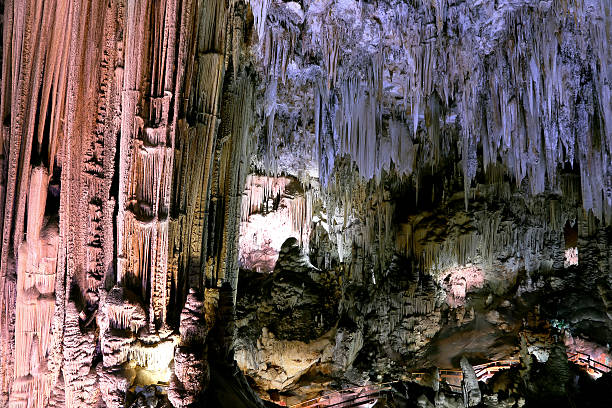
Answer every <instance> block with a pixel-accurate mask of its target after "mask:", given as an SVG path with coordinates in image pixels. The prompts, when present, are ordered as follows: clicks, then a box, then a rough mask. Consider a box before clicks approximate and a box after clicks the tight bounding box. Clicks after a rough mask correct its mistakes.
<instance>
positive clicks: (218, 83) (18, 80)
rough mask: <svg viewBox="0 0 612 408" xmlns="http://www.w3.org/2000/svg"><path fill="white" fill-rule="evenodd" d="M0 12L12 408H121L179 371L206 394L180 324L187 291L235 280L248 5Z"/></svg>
mask: <svg viewBox="0 0 612 408" xmlns="http://www.w3.org/2000/svg"><path fill="white" fill-rule="evenodd" d="M1 9H2V10H3V18H2V20H3V28H4V30H3V37H2V38H3V46H2V54H1V55H2V84H1V89H2V92H1V96H0V111H1V112H2V113H1V117H2V127H1V130H0V132H1V133H0V145H1V151H0V169H1V171H0V213H1V214H2V215H1V216H0V231H1V232H0V234H1V237H2V238H1V239H2V241H1V242H2V245H1V260H0V272H1V273H0V276H1V278H0V279H1V281H0V299H1V300H2V301H1V313H0V314H1V316H2V317H1V321H0V331H1V333H2V335H1V344H0V347H1V351H2V353H1V360H2V361H1V367H2V368H1V372H0V375H1V379H0V388H1V395H0V405H2V406H12V407H24V408H25V407H28V408H29V407H46V406H49V405H50V406H55V407H64V406H66V407H93V406H107V407H121V406H125V404H126V401H127V400H131V399H133V397H134V396H133V395H131V394H133V392H134V391H133V390H134V388H133V387H134V386H139V387H145V388H146V387H147V386H149V385H151V384H153V385H155V384H161V385H164V386H165V387H166V386H167V384H168V382H169V381H170V378H171V375H176V376H177V377H179V378H181V379H182V385H181V386H182V387H183V388H184V389H186V390H195V389H199V390H202V389H204V388H205V385H206V384H205V383H204V382H203V381H202V379H203V377H205V376H204V375H195V376H194V375H191V374H188V372H189V371H190V369H187V368H185V364H187V365H189V364H191V365H190V366H193V367H196V366H197V367H200V372H201V373H207V372H208V371H207V370H208V363H207V357H206V355H205V354H202V353H200V354H195V355H191V354H189V353H187V354H185V353H184V352H183V348H182V347H183V344H185V342H187V343H188V342H190V341H192V340H191V339H192V337H193V335H192V334H188V333H187V332H185V333H183V331H182V321H183V319H182V315H181V312H180V311H181V310H182V309H183V308H184V307H187V306H184V305H185V302H186V300H187V298H188V294H189V290H190V288H193V289H194V290H196V291H198V292H202V293H204V290H205V288H209V289H211V290H213V291H214V288H218V287H220V286H221V285H222V284H228V285H229V287H230V294H231V287H234V288H235V285H236V277H237V234H238V225H239V212H240V198H241V192H242V190H243V186H244V183H245V179H246V174H247V170H248V169H247V167H246V165H245V164H244V163H247V162H248V157H249V155H250V152H251V150H252V141H251V136H250V134H249V133H248V130H249V128H250V127H251V126H252V119H251V118H252V117H253V112H254V110H255V109H254V106H253V102H254V93H255V83H254V77H253V75H252V70H250V69H249V68H248V64H249V61H248V58H247V57H248V49H247V47H246V41H248V40H249V37H248V36H249V33H250V31H248V30H247V29H248V27H249V25H248V21H247V20H248V19H247V6H246V5H245V4H244V3H243V2H241V1H232V2H225V1H212V2H211V1H206V2H202V1H190V0H187V1H180V0H168V1H162V2H154V1H149V0H137V1H122V0H118V1H115V0H112V1H106V2H99V1H89V0H71V1H46V0H41V1H30V0H9V1H3V2H2V8H1ZM243 54H244V55H243ZM243 62H244V64H243ZM226 71H227V72H226ZM238 101H239V103H238ZM211 293H212V292H211ZM230 298H231V296H230ZM207 304H209V305H211V307H212V309H211V310H209V311H207V313H208V315H210V316H211V317H210V319H211V321H213V322H214V321H215V318H214V316H215V314H216V309H215V306H214V303H211V302H207ZM220 324H226V322H223V321H222V322H220ZM179 329H180V330H179ZM190 333H191V332H190ZM203 341H204V340H203V339H200V342H201V343H202V344H203ZM215 341H216V340H215ZM179 345H181V346H179ZM228 346H229V344H218V345H217V348H218V349H220V350H223V349H227V347H228ZM175 349H176V353H177V357H175ZM173 360H176V364H173V363H172V362H173ZM187 361H189V363H185V364H183V363H181V362H187ZM186 373H187V374H186ZM130 389H132V391H130ZM189 392H191V391H189ZM196 394H197V393H196ZM196 394H194V395H196ZM126 398H127V399H126ZM184 400H185V399H184V398H183V402H182V403H178V402H177V404H178V405H180V406H186V405H188V404H187V403H185V402H184ZM166 402H167V397H166ZM192 402H193V401H192Z"/></svg>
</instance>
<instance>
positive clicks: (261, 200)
mask: <svg viewBox="0 0 612 408" xmlns="http://www.w3.org/2000/svg"><path fill="white" fill-rule="evenodd" d="M291 182H292V179H290V178H288V177H269V176H258V175H253V174H249V175H248V176H247V181H246V188H245V194H244V197H243V199H242V210H241V221H242V222H243V223H248V222H249V217H250V216H251V215H253V214H263V215H264V216H265V215H266V214H268V213H270V212H272V211H275V210H277V209H278V208H277V207H278V206H279V205H282V206H286V207H287V208H286V209H282V208H281V209H280V211H283V212H284V213H283V214H286V216H287V217H288V218H289V219H288V221H289V227H290V231H286V232H287V233H288V234H289V236H294V237H296V238H297V239H298V241H299V242H300V245H302V246H303V248H304V249H305V250H306V251H307V250H308V238H309V236H310V224H311V221H312V211H313V210H312V209H313V199H314V192H313V191H312V190H310V189H309V190H306V191H305V192H304V194H295V195H290V194H289V192H288V191H286V190H287V187H288V185H289V184H290V183H291ZM281 200H282V202H281Z"/></svg>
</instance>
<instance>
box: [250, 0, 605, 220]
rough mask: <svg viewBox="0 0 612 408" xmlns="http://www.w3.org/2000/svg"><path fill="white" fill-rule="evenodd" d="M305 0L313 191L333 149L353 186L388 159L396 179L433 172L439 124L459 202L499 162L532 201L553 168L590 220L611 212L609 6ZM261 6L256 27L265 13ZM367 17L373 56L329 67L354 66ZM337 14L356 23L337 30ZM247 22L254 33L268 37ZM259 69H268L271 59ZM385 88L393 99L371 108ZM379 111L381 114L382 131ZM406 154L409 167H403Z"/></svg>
mask: <svg viewBox="0 0 612 408" xmlns="http://www.w3.org/2000/svg"><path fill="white" fill-rule="evenodd" d="M315 3H316V2H312V3H309V4H308V5H305V6H304V7H305V9H306V10H307V11H306V14H305V24H306V28H305V29H304V30H307V32H308V33H310V34H311V35H312V36H313V38H312V39H310V40H309V39H308V38H302V40H303V41H304V44H303V46H304V47H305V49H308V52H312V53H314V54H317V55H321V56H322V61H323V62H322V64H323V65H324V68H325V69H324V71H323V72H325V75H326V78H322V79H321V81H318V82H317V81H314V83H313V84H312V88H313V93H314V95H315V101H314V111H315V124H314V133H315V140H316V142H317V144H318V145H319V146H318V150H319V165H320V169H319V170H320V176H321V178H322V184H323V185H324V186H326V185H327V184H328V181H329V178H330V177H331V175H332V173H333V171H334V163H335V159H336V157H338V156H342V155H349V156H350V157H351V158H352V160H353V161H354V162H355V163H356V164H357V166H358V168H359V172H360V174H361V176H362V177H364V178H366V179H370V178H379V177H380V174H381V173H382V172H383V171H389V170H390V169H391V167H392V166H391V163H393V165H394V169H395V171H396V172H398V173H399V174H402V175H410V174H412V173H413V172H415V171H416V170H418V168H419V167H426V166H430V167H431V166H436V165H437V164H439V163H440V159H441V158H443V157H444V154H445V153H447V151H448V149H445V147H444V146H443V145H442V141H441V140H442V138H443V135H442V133H443V132H444V128H445V125H446V124H451V125H456V127H457V128H458V129H459V130H460V132H459V135H460V137H459V140H454V141H453V144H456V145H457V146H458V150H459V153H460V155H461V167H462V170H463V176H464V189H465V192H466V194H465V200H466V205H467V200H468V196H469V194H468V193H469V191H470V188H471V187H472V185H473V184H472V182H473V180H474V178H475V176H476V172H477V168H478V166H479V165H482V167H483V170H485V171H487V169H489V167H490V166H491V165H494V164H495V163H498V162H501V163H502V164H503V165H504V166H505V167H506V173H507V174H508V175H510V176H512V177H513V179H514V180H515V182H516V183H517V185H520V184H521V183H522V182H523V181H525V182H526V183H527V185H528V186H529V190H530V192H531V193H532V194H539V193H542V192H544V191H546V190H548V189H555V188H557V187H558V171H559V168H560V167H563V166H564V165H565V164H570V165H572V166H575V165H576V164H578V165H579V168H580V173H581V180H582V187H581V188H582V200H583V206H584V208H585V209H587V210H592V211H593V212H594V214H595V215H596V216H597V217H598V218H600V219H601V218H608V219H609V218H610V217H611V216H612V194H611V193H610V191H611V190H612V184H611V183H612V168H611V166H610V162H611V161H612V121H611V120H610V119H609V118H610V117H612V104H611V99H610V98H611V94H612V92H611V85H610V80H611V77H612V74H611V73H610V66H612V54H611V52H610V47H609V45H608V44H609V43H610V40H611V38H610V37H611V34H610V30H609V27H610V24H612V7H611V5H610V4H609V2H607V1H604V0H591V1H584V2H576V3H571V2H567V1H563V0H556V1H552V2H540V3H538V4H536V5H534V4H530V3H528V2H525V3H524V4H523V3H521V2H517V3H516V4H514V3H512V4H502V5H493V4H484V3H483V4H480V3H479V4H471V3H470V2H446V1H443V2H420V3H413V4H405V3H402V4H397V5H395V6H393V7H386V6H385V5H382V4H381V5H360V6H358V7H357V6H355V7H357V8H356V9H355V10H357V11H358V12H355V13H356V17H351V16H349V14H350V13H351V12H354V11H355V10H353V8H354V7H353V6H350V4H349V3H350V2H346V4H344V3H343V4H342V5H337V4H335V3H334V2H331V3H330V4H327V5H325V6H324V5H321V4H319V3H316V4H315ZM265 4H266V5H270V4H276V3H275V2H273V1H272V2H265ZM349 6H350V7H349ZM270 7H272V6H270ZM279 7H280V6H279ZM260 9H262V10H263V6H262V7H260ZM319 9H321V10H319ZM323 9H324V10H323ZM270 10H271V8H270V9H268V11H269V13H268V14H267V18H268V20H269V21H271V20H272V19H273V18H276V17H270V15H271V14H272V15H273V16H277V15H278V14H279V13H278V11H270ZM323 11H325V12H323ZM347 13H348V14H347ZM370 14H371V15H373V14H379V15H380V16H384V19H382V17H381V19H382V20H383V21H384V31H386V32H385V33H383V37H382V38H380V41H381V42H380V43H378V49H377V50H375V51H368V52H370V55H371V58H370V60H371V63H370V66H369V68H367V67H366V68H363V67H362V66H359V67H357V66H355V67H353V66H352V67H351V69H348V68H347V67H344V69H343V68H342V64H343V62H344V63H347V64H349V63H351V64H352V63H353V62H355V61H353V60H352V59H351V58H352V57H351V56H350V55H349V54H350V53H349V51H350V50H351V49H352V48H351V47H353V48H355V47H358V46H359V47H362V43H359V38H357V39H355V38H351V36H352V35H357V36H359V35H361V36H363V38H361V41H362V42H364V41H367V37H366V36H365V35H366V34H364V33H366V32H367V30H364V29H363V27H365V26H366V25H367V24H366V20H367V18H366V17H367V16H368V15H370ZM380 16H379V17H380ZM261 18H264V17H263V14H262V17H261ZM350 18H353V19H354V20H350ZM345 20H346V21H349V20H350V21H355V22H356V23H355V24H353V25H351V24H345V25H342V27H344V28H342V29H340V28H339V27H340V26H341V24H339V22H342V21H345ZM467 20H470V21H472V23H470V24H467V23H466V21H467ZM257 21H258V29H259V30H260V32H261V35H263V36H267V35H271V34H268V31H269V32H270V33H272V32H274V30H273V29H272V26H271V25H270V24H269V23H266V22H265V21H264V20H262V19H260V20H257ZM262 21H263V22H262ZM354 27H362V28H358V29H356V30H357V31H351V30H353V29H354ZM360 29H361V31H359V30H360ZM345 31H346V32H345ZM315 34H316V35H315ZM481 36H482V37H481ZM484 36H486V38H485V37H484ZM306 37H307V36H306ZM355 44H357V45H355ZM260 46H261V47H263V49H264V50H265V49H267V47H270V51H266V53H267V54H266V55H268V54H270V52H272V50H274V49H275V45H274V44H272V43H269V44H265V43H261V44H260ZM343 46H346V47H345V48H346V51H345V50H344V49H343ZM374 48H376V47H374ZM343 53H344V54H343ZM283 55H284V54H283ZM366 60H367V58H366ZM283 64H284V63H283ZM264 65H265V66H266V67H267V69H268V71H269V72H276V71H277V70H276V66H277V65H278V63H276V62H274V61H267V60H266V61H264ZM365 65H367V64H365ZM282 66H285V65H282ZM356 70H357V71H359V73H358V74H357V75H356V74H355V71H356ZM281 86H282V84H281V83H278V82H277V81H274V82H273V83H271V84H270V86H269V87H268V88H267V97H266V100H267V106H268V108H269V109H268V111H267V112H268V113H267V114H266V117H267V118H268V123H267V127H268V129H267V130H268V139H269V140H270V139H271V135H272V134H273V132H274V131H276V127H275V125H274V114H273V108H274V107H275V106H276V105H275V103H276V102H275V100H276V99H275V98H276V94H277V93H278V92H279V91H278V88H280V87H281ZM387 88H389V89H396V88H397V89H399V92H400V94H401V95H395V96H392V97H391V99H394V102H391V105H388V106H383V105H382V101H381V99H385V98H387V99H389V98H388V96H389V95H385V93H386V92H387ZM397 89H396V91H397ZM381 91H382V94H383V95H382V97H381ZM272 102H274V103H272ZM383 111H384V112H385V113H390V114H391V117H392V118H391V119H390V120H387V119H385V122H384V123H383V120H382V117H383ZM420 129H423V130H425V131H424V132H419V130H420ZM419 145H420V150H419ZM425 146H427V147H425ZM480 148H482V160H479V157H478V156H477V151H478V150H479V149H480ZM419 154H420V155H422V159H423V160H418V161H417V160H415V156H417V155H419Z"/></svg>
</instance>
